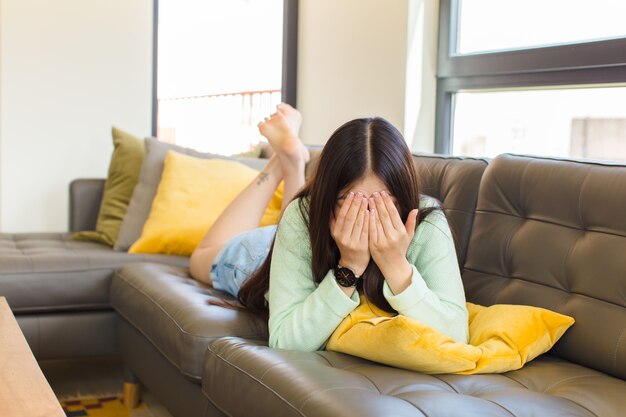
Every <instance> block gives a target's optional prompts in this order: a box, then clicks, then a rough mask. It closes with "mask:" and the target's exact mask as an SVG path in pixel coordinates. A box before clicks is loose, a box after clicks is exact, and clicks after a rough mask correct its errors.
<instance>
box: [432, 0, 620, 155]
mask: <svg viewBox="0 0 626 417" xmlns="http://www.w3.org/2000/svg"><path fill="white" fill-rule="evenodd" d="M460 1H461V0H440V7H439V45H438V49H437V99H436V100H437V101H436V103H437V104H436V115H435V150H434V151H435V152H436V153H443V154H449V153H451V150H452V123H453V121H454V114H453V113H454V95H455V93H457V92H459V91H477V90H505V89H513V88H525V89H536V88H542V87H543V88H546V87H550V86H558V87H559V88H567V87H580V86H583V85H593V86H598V85H606V86H609V85H611V84H613V85H615V84H624V83H626V38H619V39H609V40H600V41H588V42H576V43H568V44H562V45H554V46H543V47H530V48H526V49H512V50H504V51H493V52H491V51H490V52H480V53H472V54H457V53H456V49H457V48H456V47H457V39H458V32H457V31H458V16H459V10H460V8H459V2H460Z"/></svg>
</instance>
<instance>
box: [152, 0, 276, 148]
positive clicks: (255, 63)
mask: <svg viewBox="0 0 626 417" xmlns="http://www.w3.org/2000/svg"><path fill="white" fill-rule="evenodd" d="M158 10H159V15H158V64H157V100H158V108H157V136H158V137H159V139H161V140H163V141H166V142H170V143H176V144H178V145H182V146H187V147H192V148H195V149H198V150H202V151H209V152H214V153H220V154H233V153H239V152H245V151H249V150H250V149H251V147H253V146H254V145H256V144H257V143H258V142H259V141H260V140H261V139H262V137H261V136H260V135H259V133H258V130H257V128H256V125H257V124H258V122H259V121H261V120H262V119H263V118H264V117H266V116H269V115H270V114H271V113H272V112H273V111H274V109H275V106H276V105H277V104H278V103H280V101H281V87H282V86H281V78H282V37H283V1H282V0H254V1H252V0H159V7H158Z"/></svg>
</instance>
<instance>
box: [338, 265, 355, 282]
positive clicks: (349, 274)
mask: <svg viewBox="0 0 626 417" xmlns="http://www.w3.org/2000/svg"><path fill="white" fill-rule="evenodd" d="M359 278H360V275H357V274H355V273H354V271H353V270H351V269H350V268H345V267H343V266H341V265H337V268H335V279H336V280H337V284H339V285H341V286H342V287H346V288H350V287H354V286H355V285H356V282H357V280H358V279H359Z"/></svg>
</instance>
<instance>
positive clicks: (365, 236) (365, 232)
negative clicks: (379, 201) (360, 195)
mask: <svg viewBox="0 0 626 417" xmlns="http://www.w3.org/2000/svg"><path fill="white" fill-rule="evenodd" d="M365 204H366V205H367V200H365ZM370 217H371V214H370V211H369V210H368V209H367V208H366V209H365V218H364V219H363V229H362V230H361V241H362V242H363V241H365V242H369V234H370V233H369V230H370ZM368 246H369V243H368Z"/></svg>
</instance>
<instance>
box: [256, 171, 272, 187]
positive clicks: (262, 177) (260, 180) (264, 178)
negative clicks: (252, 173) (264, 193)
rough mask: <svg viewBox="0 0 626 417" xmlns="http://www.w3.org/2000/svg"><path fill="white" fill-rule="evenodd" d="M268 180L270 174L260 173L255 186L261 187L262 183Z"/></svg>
mask: <svg viewBox="0 0 626 417" xmlns="http://www.w3.org/2000/svg"><path fill="white" fill-rule="evenodd" d="M269 178H270V174H268V173H267V172H261V174H259V178H258V179H257V182H256V185H261V184H263V183H264V182H267V181H268V180H269Z"/></svg>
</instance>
